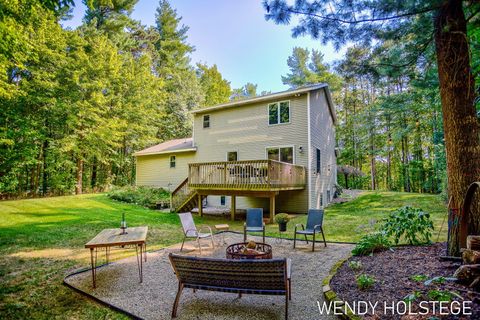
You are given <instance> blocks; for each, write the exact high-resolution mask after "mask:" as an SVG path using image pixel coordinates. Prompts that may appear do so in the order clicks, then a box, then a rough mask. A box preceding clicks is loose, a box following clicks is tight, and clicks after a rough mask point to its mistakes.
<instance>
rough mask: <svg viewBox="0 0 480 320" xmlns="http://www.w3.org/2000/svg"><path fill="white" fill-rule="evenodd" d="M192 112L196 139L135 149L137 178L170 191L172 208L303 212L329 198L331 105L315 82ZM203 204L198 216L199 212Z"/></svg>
mask: <svg viewBox="0 0 480 320" xmlns="http://www.w3.org/2000/svg"><path fill="white" fill-rule="evenodd" d="M192 113H193V136H192V137H191V138H185V139H175V140H171V141H167V142H164V143H161V144H158V145H155V146H153V147H150V148H147V149H145V150H142V151H139V152H136V153H135V156H136V183H137V185H142V186H156V187H163V188H166V189H169V190H171V191H172V205H173V208H174V209H175V210H176V211H179V212H180V211H187V210H191V209H192V208H193V207H196V206H197V205H198V202H199V201H200V200H203V201H204V199H205V198H206V199H207V202H208V204H209V205H214V206H220V205H222V206H227V207H230V208H231V212H232V219H233V218H234V215H235V209H236V208H249V207H263V208H264V209H265V211H266V212H270V218H271V219H272V218H273V215H274V213H275V211H277V212H292V213H306V212H307V210H308V208H319V207H322V206H325V205H326V204H328V202H330V201H331V199H332V198H333V194H334V191H335V184H336V180H337V177H336V171H337V170H336V153H335V124H336V116H335V108H334V105H333V103H332V99H331V96H330V92H329V89H328V85H326V84H316V85H310V86H305V87H301V88H297V89H292V90H287V91H283V92H278V93H273V94H268V95H263V96H258V97H253V98H249V99H245V100H239V101H232V102H228V103H224V104H220V105H216V106H213V107H207V108H203V109H198V110H195V111H193V112H192ZM201 207H202V206H200V208H199V213H200V214H202V208H201Z"/></svg>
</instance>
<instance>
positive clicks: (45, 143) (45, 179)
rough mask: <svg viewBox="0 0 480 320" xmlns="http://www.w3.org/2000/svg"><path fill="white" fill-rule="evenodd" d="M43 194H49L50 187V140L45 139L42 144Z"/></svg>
mask: <svg viewBox="0 0 480 320" xmlns="http://www.w3.org/2000/svg"><path fill="white" fill-rule="evenodd" d="M42 149H43V151H42V157H43V159H42V164H43V168H42V195H43V196H45V195H46V194H47V188H48V173H47V149H48V140H45V141H43V145H42Z"/></svg>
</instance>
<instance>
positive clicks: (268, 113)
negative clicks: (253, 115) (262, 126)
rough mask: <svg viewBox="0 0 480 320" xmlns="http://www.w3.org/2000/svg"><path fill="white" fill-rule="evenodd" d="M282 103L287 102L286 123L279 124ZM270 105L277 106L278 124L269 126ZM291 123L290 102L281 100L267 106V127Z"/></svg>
mask: <svg viewBox="0 0 480 320" xmlns="http://www.w3.org/2000/svg"><path fill="white" fill-rule="evenodd" d="M282 102H288V122H280V103H282ZM272 104H276V105H278V119H277V120H278V123H274V124H270V106H271V105H272ZM291 122H292V106H291V103H290V100H282V101H277V102H272V103H269V104H267V124H268V126H269V127H272V126H280V125H284V124H290V123H291Z"/></svg>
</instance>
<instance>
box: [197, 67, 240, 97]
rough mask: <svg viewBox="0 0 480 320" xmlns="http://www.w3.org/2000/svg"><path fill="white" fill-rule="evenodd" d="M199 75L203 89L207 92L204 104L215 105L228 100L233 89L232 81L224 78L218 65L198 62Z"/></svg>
mask: <svg viewBox="0 0 480 320" xmlns="http://www.w3.org/2000/svg"><path fill="white" fill-rule="evenodd" d="M197 77H198V78H199V81H200V86H201V87H202V91H203V92H204V93H205V100H204V101H203V103H202V105H203V106H213V105H216V104H220V103H224V102H228V100H229V98H230V96H231V94H232V90H231V88H230V82H228V81H227V80H225V79H223V78H222V74H221V73H220V72H219V71H218V69H217V65H215V64H214V65H213V66H211V67H208V66H207V65H206V64H201V63H197Z"/></svg>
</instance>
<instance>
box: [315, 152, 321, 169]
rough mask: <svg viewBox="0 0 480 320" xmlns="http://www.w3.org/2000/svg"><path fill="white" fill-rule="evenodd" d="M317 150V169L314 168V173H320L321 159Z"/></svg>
mask: <svg viewBox="0 0 480 320" xmlns="http://www.w3.org/2000/svg"><path fill="white" fill-rule="evenodd" d="M316 150H317V168H316V173H320V163H321V161H320V160H321V158H320V156H321V155H320V149H316Z"/></svg>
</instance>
